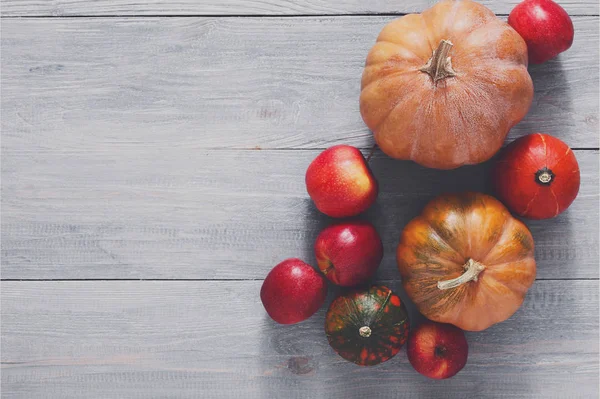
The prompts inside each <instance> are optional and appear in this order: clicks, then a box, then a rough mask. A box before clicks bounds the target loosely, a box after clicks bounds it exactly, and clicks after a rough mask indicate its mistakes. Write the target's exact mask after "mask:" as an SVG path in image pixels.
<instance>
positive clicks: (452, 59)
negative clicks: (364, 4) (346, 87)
mask: <svg viewBox="0 0 600 399" xmlns="http://www.w3.org/2000/svg"><path fill="white" fill-rule="evenodd" d="M532 99H533V84H532V82H531V77H530V76H529V73H528V72H527V46H526V44H525V41H523V39H522V38H521V36H519V34H518V33H517V32H516V31H515V30H514V29H513V28H511V27H510V26H509V25H508V24H506V23H505V22H502V21H501V20H500V19H498V18H496V16H495V15H494V13H492V11H490V10H489V9H487V8H486V7H484V6H482V5H481V4H478V3H476V2H474V1H470V0H458V1H454V0H444V1H441V2H439V3H437V4H436V5H435V6H433V7H432V8H430V9H428V10H426V11H424V12H423V13H422V14H409V15H406V16H403V17H401V18H399V19H396V20H394V21H392V22H390V23H389V24H388V25H386V26H385V27H384V28H383V30H382V31H381V33H380V34H379V37H378V38H377V43H376V44H375V46H374V47H373V48H372V49H371V51H370V52H369V55H368V57H367V61H366V66H365V70H364V72H363V76H362V91H361V94H360V112H361V114H362V117H363V120H364V121H365V123H366V124H367V126H368V127H369V128H370V129H371V130H372V131H373V133H374V135H375V141H376V142H377V144H378V145H379V147H381V149H382V150H383V152H385V153H386V154H388V155H389V156H391V157H394V158H399V159H412V160H413V161H415V162H417V163H419V164H421V165H424V166H427V167H431V168H438V169H452V168H456V167H458V166H461V165H466V164H476V163H480V162H483V161H485V160H487V159H489V158H491V157H492V155H494V153H496V151H498V149H500V147H501V146H502V143H503V142H504V139H505V138H506V135H507V134H508V131H509V130H510V129H511V128H512V127H513V126H514V125H515V124H516V123H518V122H519V121H520V120H521V119H523V117H524V116H525V114H527V111H528V110H529V106H530V105H531V101H532Z"/></svg>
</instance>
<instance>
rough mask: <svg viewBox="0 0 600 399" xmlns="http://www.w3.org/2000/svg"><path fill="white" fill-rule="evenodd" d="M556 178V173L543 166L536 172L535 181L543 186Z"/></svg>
mask: <svg viewBox="0 0 600 399" xmlns="http://www.w3.org/2000/svg"><path fill="white" fill-rule="evenodd" d="M552 179H554V173H552V171H551V170H550V169H548V168H547V167H543V168H542V169H540V170H538V171H537V172H536V173H535V181H536V182H537V183H538V184H541V185H543V186H549V185H550V183H552Z"/></svg>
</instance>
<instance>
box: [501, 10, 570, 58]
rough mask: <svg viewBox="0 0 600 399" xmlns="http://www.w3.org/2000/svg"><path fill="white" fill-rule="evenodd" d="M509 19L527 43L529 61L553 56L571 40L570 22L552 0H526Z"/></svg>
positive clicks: (565, 13)
mask: <svg viewBox="0 0 600 399" xmlns="http://www.w3.org/2000/svg"><path fill="white" fill-rule="evenodd" d="M508 23H509V24H510V26H512V27H513V28H514V29H515V30H516V31H517V32H519V34H520V35H521V37H523V39H524V40H525V42H526V43H527V49H528V52H529V62H530V63H532V64H541V63H542V62H546V61H548V60H549V59H551V58H554V57H556V56H557V55H558V54H559V53H562V52H563V51H565V50H567V49H568V48H569V47H571V44H572V43H573V36H574V30H573V22H572V21H571V18H570V17H569V14H567V12H566V11H565V10H564V8H562V7H561V6H559V5H558V4H557V3H555V2H554V1H552V0H525V1H524V2H522V3H520V4H518V5H517V6H516V7H515V8H514V9H513V10H512V11H511V13H510V15H509V16H508Z"/></svg>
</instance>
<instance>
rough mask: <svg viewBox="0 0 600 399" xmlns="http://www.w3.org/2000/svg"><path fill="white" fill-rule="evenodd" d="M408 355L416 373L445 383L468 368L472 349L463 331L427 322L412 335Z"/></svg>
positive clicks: (407, 350) (451, 326)
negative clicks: (467, 364) (445, 380)
mask: <svg viewBox="0 0 600 399" xmlns="http://www.w3.org/2000/svg"><path fill="white" fill-rule="evenodd" d="M406 353H407V355H408V360H409V361H410V364H411V365H412V366H413V367H414V369H415V370H417V371H418V372H419V373H421V374H423V375H424V376H426V377H429V378H433V379H436V380H442V379H445V378H450V377H452V376H454V375H455V374H456V373H458V372H459V371H460V370H462V368H463V367H465V364H466V363H467V357H468V355H469V346H468V345H467V339H466V338H465V333H464V332H463V331H462V330H461V329H460V328H458V327H455V326H453V325H451V324H441V323H434V322H426V323H424V324H421V325H420V326H419V327H417V328H416V329H414V330H412V331H411V332H410V335H409V337H408V346H407V349H406Z"/></svg>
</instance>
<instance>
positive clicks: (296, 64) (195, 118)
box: [1, 2, 600, 151]
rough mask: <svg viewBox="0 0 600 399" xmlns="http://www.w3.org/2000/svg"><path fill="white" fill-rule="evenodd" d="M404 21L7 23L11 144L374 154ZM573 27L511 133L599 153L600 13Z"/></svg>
mask: <svg viewBox="0 0 600 399" xmlns="http://www.w3.org/2000/svg"><path fill="white" fill-rule="evenodd" d="M396 3H398V4H400V3H399V2H396ZM392 18H393V17H381V16H379V17H345V18H312V17H311V18H268V19H264V18H168V19H165V18H108V19H104V18H95V19H90V18H74V19H73V18H69V19H41V20H40V19H10V20H4V21H3V23H2V39H1V43H2V48H1V49H2V60H1V65H2V77H3V82H2V86H3V87H2V124H1V126H2V133H3V137H2V142H3V146H4V147H5V148H8V149H13V150H14V149H17V148H27V149H30V150H33V151H44V150H46V149H48V148H54V147H56V146H60V147H61V148H62V149H64V150H65V151H73V150H76V151H87V150H93V149H95V148H98V147H105V148H108V147H110V146H112V145H113V144H114V143H128V144H131V145H137V146H155V147H157V148H159V147H168V146H180V147H194V148H198V149H200V148H224V147H227V148H253V147H255V146H259V147H262V148H299V147H302V148H324V147H327V146H329V145H332V144H335V143H346V144H352V145H357V146H360V147H361V148H368V147H370V146H371V143H372V135H371V133H370V132H369V131H368V129H367V128H366V127H365V125H364V123H363V122H362V119H361V117H360V114H359V110H358V97H359V86H360V76H361V73H362V68H363V64H364V60H365V57H366V54H367V52H368V50H369V48H370V47H371V46H372V45H373V43H374V41H375V38H376V36H377V34H378V32H379V30H380V29H381V28H382V27H383V25H384V24H385V23H386V22H388V21H390V20H391V19H392ZM574 22H575V29H576V39H575V43H574V44H573V47H572V48H571V49H570V50H569V51H567V52H566V53H564V54H563V55H561V56H560V57H559V59H557V60H553V61H550V62H548V63H546V64H544V65H540V66H532V67H531V68H530V69H531V73H532V76H533V79H534V84H535V89H536V95H535V100H534V105H533V107H532V109H531V111H530V113H529V115H528V116H527V117H526V119H525V120H524V121H523V122H522V123H520V124H519V125H518V126H517V127H515V128H514V129H513V131H512V132H511V134H510V137H511V138H515V137H518V136H521V135H524V134H528V133H531V132H533V131H543V132H547V133H550V134H553V135H555V136H557V137H559V138H561V139H563V140H565V141H566V142H567V143H568V144H569V145H571V146H572V147H576V148H597V147H598V146H599V144H598V128H599V125H598V108H599V98H598V85H599V78H598V68H597V65H598V64H599V46H600V43H599V35H598V29H599V17H578V18H574Z"/></svg>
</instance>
